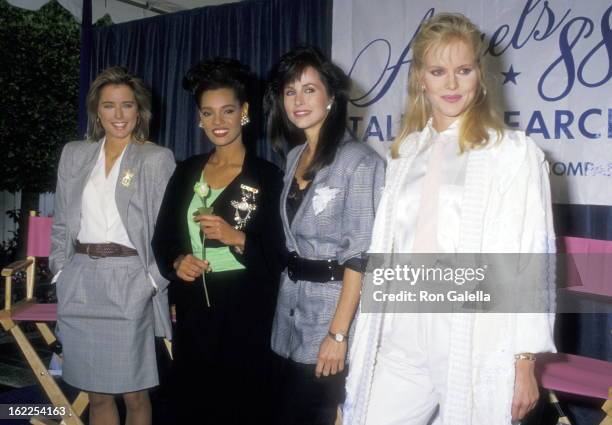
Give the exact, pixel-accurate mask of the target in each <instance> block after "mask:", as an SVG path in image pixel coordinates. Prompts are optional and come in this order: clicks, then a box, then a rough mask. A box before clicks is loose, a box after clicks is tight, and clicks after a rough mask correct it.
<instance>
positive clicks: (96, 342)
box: [56, 254, 159, 394]
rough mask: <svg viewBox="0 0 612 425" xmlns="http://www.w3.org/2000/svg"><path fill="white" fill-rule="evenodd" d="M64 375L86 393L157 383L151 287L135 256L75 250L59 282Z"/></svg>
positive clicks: (135, 388) (115, 391) (116, 391)
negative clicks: (105, 255)
mask: <svg viewBox="0 0 612 425" xmlns="http://www.w3.org/2000/svg"><path fill="white" fill-rule="evenodd" d="M56 284H57V298H58V306H57V307H58V308H57V323H58V328H59V339H60V341H61V343H62V346H63V352H64V362H63V366H62V377H63V379H64V380H65V381H66V382H67V383H68V384H70V385H72V386H74V387H76V388H78V389H81V390H84V391H90V392H98V393H106V394H122V393H126V392H132V391H139V390H143V389H146V388H151V387H154V386H156V385H158V383H159V381H158V376H157V363H156V358H155V337H154V326H153V324H154V319H153V306H152V301H151V298H152V296H153V290H154V289H153V286H152V284H151V282H150V281H149V279H148V277H147V274H146V272H145V270H144V268H143V266H142V262H141V261H140V259H139V258H138V257H137V256H134V257H112V258H100V259H95V260H94V259H92V258H90V257H89V256H87V255H84V254H76V255H75V256H74V257H73V258H72V260H71V261H70V262H69V263H68V264H67V265H66V266H65V267H64V268H63V270H62V273H61V274H60V276H59V279H58V281H57V283H56Z"/></svg>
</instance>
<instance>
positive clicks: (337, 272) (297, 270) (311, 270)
mask: <svg viewBox="0 0 612 425" xmlns="http://www.w3.org/2000/svg"><path fill="white" fill-rule="evenodd" d="M287 274H288V275H289V279H291V280H292V281H294V282H297V281H298V280H305V281H308V282H319V283H324V282H329V281H339V282H342V279H343V278H344V266H341V265H340V264H338V262H337V261H336V260H307V259H306V258H301V257H299V256H298V255H297V253H296V252H291V253H290V254H289V261H288V262H287Z"/></svg>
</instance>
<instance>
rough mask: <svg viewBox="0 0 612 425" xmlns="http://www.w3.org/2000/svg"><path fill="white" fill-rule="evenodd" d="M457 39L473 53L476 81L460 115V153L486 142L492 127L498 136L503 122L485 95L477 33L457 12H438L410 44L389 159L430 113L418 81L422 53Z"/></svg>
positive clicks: (479, 146) (421, 65) (479, 39)
mask: <svg viewBox="0 0 612 425" xmlns="http://www.w3.org/2000/svg"><path fill="white" fill-rule="evenodd" d="M457 41H462V42H464V43H465V44H467V46H468V47H470V48H471V49H472V51H473V52H474V55H475V56H476V71H477V73H478V80H479V83H480V84H479V87H478V91H477V93H476V96H474V99H473V100H472V102H471V104H470V105H469V106H468V107H467V109H466V110H465V112H464V113H463V114H462V120H461V126H460V128H459V148H460V150H461V152H465V151H467V150H470V149H477V148H481V147H484V146H486V145H487V144H488V143H489V141H490V140H489V139H490V136H489V129H492V130H495V131H496V132H497V135H498V138H501V136H502V132H503V130H504V124H503V122H502V121H501V119H500V118H499V117H498V116H497V114H496V113H495V111H493V109H492V108H491V106H490V102H489V96H488V95H487V87H486V82H485V67H484V66H483V64H482V60H481V57H482V53H483V42H482V38H481V33H480V31H479V30H478V28H477V27H476V25H474V24H473V23H472V22H471V21H470V20H469V19H468V18H466V17H465V16H463V15H461V14H459V13H439V14H437V15H435V16H433V17H432V18H431V19H429V20H428V21H426V22H425V23H423V25H422V26H421V28H420V30H419V32H418V34H417V35H416V37H415V38H414V41H413V43H412V64H411V66H410V74H409V77H408V99H407V101H406V112H405V114H404V119H403V122H402V128H401V130H400V134H399V136H398V137H397V138H396V139H395V141H394V142H393V144H392V145H391V157H392V158H397V157H398V156H399V149H400V146H401V144H402V142H403V141H404V140H405V139H406V136H408V135H409V134H410V133H412V132H415V131H421V130H423V128H424V127H425V126H426V125H427V120H428V119H429V117H430V116H431V106H430V105H429V102H428V101H427V99H426V98H425V94H424V93H423V90H422V84H421V81H420V77H421V75H422V74H421V73H422V71H423V67H424V63H425V57H426V55H427V54H428V53H429V52H431V51H432V50H433V49H435V48H438V47H440V46H444V45H448V44H450V43H452V42H457Z"/></svg>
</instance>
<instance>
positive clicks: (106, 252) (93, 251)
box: [74, 241, 138, 259]
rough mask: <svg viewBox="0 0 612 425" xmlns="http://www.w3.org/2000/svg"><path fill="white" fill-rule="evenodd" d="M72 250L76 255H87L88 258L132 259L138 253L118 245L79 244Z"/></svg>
mask: <svg viewBox="0 0 612 425" xmlns="http://www.w3.org/2000/svg"><path fill="white" fill-rule="evenodd" d="M74 250H75V252H77V253H78V254H86V255H89V257H90V258H94V259H95V258H106V257H133V256H134V255H138V251H136V250H135V249H133V248H129V247H127V246H125V245H119V244H118V243H112V242H111V243H81V242H79V241H77V242H76V244H75V245H74Z"/></svg>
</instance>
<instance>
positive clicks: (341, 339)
mask: <svg viewBox="0 0 612 425" xmlns="http://www.w3.org/2000/svg"><path fill="white" fill-rule="evenodd" d="M328 334H329V336H330V337H331V339H333V340H334V341H336V342H344V341H346V340H347V339H348V336H346V335H342V334H335V333H333V332H332V331H329V333H328Z"/></svg>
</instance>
